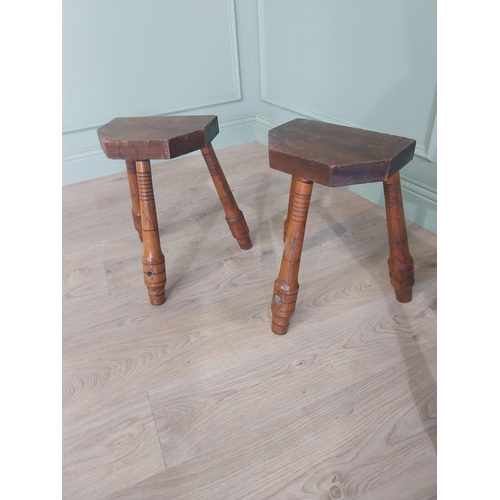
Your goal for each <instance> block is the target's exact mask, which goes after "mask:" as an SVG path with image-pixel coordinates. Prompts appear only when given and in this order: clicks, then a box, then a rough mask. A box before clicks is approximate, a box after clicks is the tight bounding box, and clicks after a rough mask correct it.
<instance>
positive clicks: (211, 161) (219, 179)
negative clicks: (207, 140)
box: [201, 144, 252, 250]
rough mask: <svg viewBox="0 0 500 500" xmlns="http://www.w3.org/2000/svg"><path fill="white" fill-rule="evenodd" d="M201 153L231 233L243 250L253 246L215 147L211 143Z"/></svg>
mask: <svg viewBox="0 0 500 500" xmlns="http://www.w3.org/2000/svg"><path fill="white" fill-rule="evenodd" d="M201 153H202V154H203V158H204V159H205V163H206V164H207V167H208V170H209V172H210V175H211V176H212V180H213V182H214V186H215V189H216V191H217V194H218V195H219V199H220V202H221V204H222V208H223V209H224V213H225V214H226V222H227V224H228V226H229V229H230V230H231V234H232V235H233V237H234V238H235V239H236V241H237V242H238V245H239V246H240V248H241V249H242V250H248V249H250V248H252V242H251V241H250V235H249V231H248V226H247V223H246V221H245V217H244V216H243V212H242V211H241V210H240V209H239V207H238V204H237V203H236V200H235V199H234V196H233V192H232V191H231V188H230V187H229V184H228V183H227V180H226V176H225V175H224V172H223V171H222V168H221V167H220V163H219V160H218V159H217V156H216V154H215V151H214V148H213V147H212V145H211V144H209V145H208V146H207V147H206V148H201Z"/></svg>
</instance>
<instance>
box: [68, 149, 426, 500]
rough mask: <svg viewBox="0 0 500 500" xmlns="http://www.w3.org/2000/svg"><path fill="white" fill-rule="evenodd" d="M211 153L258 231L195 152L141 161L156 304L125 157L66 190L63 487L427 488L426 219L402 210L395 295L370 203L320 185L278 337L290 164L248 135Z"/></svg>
mask: <svg viewBox="0 0 500 500" xmlns="http://www.w3.org/2000/svg"><path fill="white" fill-rule="evenodd" d="M217 153H218V156H219V160H220V163H221V166H222V168H223V169H224V171H225V173H226V177H227V179H228V182H229V184H230V186H231V188H232V190H233V192H234V195H235V198H236V200H237V202H238V204H239V205H240V208H241V209H242V211H243V212H244V214H245V217H246V220H247V223H248V226H249V228H250V232H251V237H252V241H253V243H254V245H253V248H252V249H250V250H247V251H242V250H240V249H239V247H238V245H237V243H236V241H235V240H234V238H232V236H231V234H230V232H229V230H228V228H227V225H226V222H225V220H224V214H223V211H222V209H221V207H220V203H219V200H218V198H217V195H216V192H215V188H214V186H213V184H212V181H211V178H210V175H209V173H208V171H207V169H206V166H205V164H204V162H203V158H202V157H201V155H195V156H191V157H185V158H181V159H178V160H172V161H169V162H165V163H163V164H158V165H154V166H153V182H154V189H155V197H156V205H157V210H158V218H159V228H160V237H161V244H162V249H163V253H164V254H165V259H166V266H167V293H166V295H167V301H166V303H165V304H163V305H162V306H157V307H155V306H151V305H150V304H149V300H148V297H147V291H146V288H145V286H144V284H143V278H142V266H141V257H142V245H141V243H140V241H139V239H138V237H137V233H136V231H135V230H134V228H133V223H132V217H131V214H130V208H131V207H130V199H129V194H128V184H127V180H126V173H125V172H123V173H120V174H115V175H111V176H108V177H104V178H100V179H93V180H90V181H85V182H82V183H79V184H75V185H71V186H66V187H65V188H63V498H65V499H67V500H70V499H71V500H72V499H87V500H111V499H138V500H139V499H195V498H196V499H197V500H199V499H212V500H217V499H238V500H239V499H256V500H260V499H283V500H293V499H297V500H298V499H322V500H323V499H324V500H329V499H337V498H339V499H359V500H378V499H380V500H382V499H384V500H385V499H389V500H390V499H394V500H431V499H433V498H436V236H435V235H434V234H431V233H429V232H428V231H425V230H424V229H422V228H421V227H419V226H417V225H415V224H412V223H407V227H408V237H409V244H410V250H411V253H412V255H413V258H414V261H415V277H416V283H415V287H414V295H413V300H412V302H410V303H408V304H400V303H398V302H397V301H396V300H395V297H394V291H393V289H392V287H391V285H390V282H389V275H388V270H387V257H388V244H387V229H386V226H385V211H384V209H383V208H382V207H379V206H378V205H376V204H374V203H371V202H369V201H368V200H366V199H364V198H362V197H360V196H358V195H356V194H354V193H353V192H351V191H349V190H348V189H346V188H334V189H330V188H326V187H324V186H319V185H315V186H314V189H313V195H312V199H311V208H310V214H309V218H308V222H307V230H306V237H305V242H304V250H303V255H302V260H301V270H300V275H299V282H300V284H301V287H300V292H299V298H298V303H297V310H296V312H295V315H294V316H293V318H292V321H291V324H290V329H289V332H288V334H287V335H285V336H283V337H279V336H276V335H273V334H272V333H271V330H270V301H271V296H272V289H273V282H274V279H275V278H276V276H277V273H278V270H279V264H280V260H281V253H282V250H283V242H282V232H283V221H284V218H285V215H286V209H287V205H288V189H289V184H290V177H289V176H288V175H286V174H283V173H280V172H276V171H273V170H271V169H269V167H268V160H267V149H266V148H265V147H264V146H262V145H260V144H258V143H250V144H245V145H242V146H236V147H233V148H228V149H225V150H221V151H218V152H217ZM110 161H111V160H110ZM124 170H125V168H124Z"/></svg>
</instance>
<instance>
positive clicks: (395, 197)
mask: <svg viewBox="0 0 500 500" xmlns="http://www.w3.org/2000/svg"><path fill="white" fill-rule="evenodd" d="M384 196H385V210H386V214H387V231H388V233H389V260H388V261H387V262H388V264H389V275H390V277H391V285H392V286H393V287H394V291H395V292H396V299H397V300H398V301H399V302H410V300H411V294H412V287H413V283H414V282H415V279H414V276H413V258H412V256H411V255H410V250H409V248H408V238H407V236H406V223H405V214H404V210H403V198H402V196H401V181H400V178H399V172H397V173H395V174H394V175H393V176H392V177H391V178H390V179H387V180H386V181H384Z"/></svg>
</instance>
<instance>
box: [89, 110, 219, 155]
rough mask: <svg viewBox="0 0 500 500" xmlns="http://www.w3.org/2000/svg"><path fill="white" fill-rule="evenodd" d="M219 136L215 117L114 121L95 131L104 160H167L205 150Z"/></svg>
mask: <svg viewBox="0 0 500 500" xmlns="http://www.w3.org/2000/svg"><path fill="white" fill-rule="evenodd" d="M218 133H219V124H218V120H217V116H215V115H206V116H148V117H130V118H115V119H114V120H111V121H110V122H108V123H106V124H105V125H103V126H102V127H100V128H98V129H97V135H98V136H99V141H100V143H101V147H102V149H103V151H104V153H105V154H106V156H107V157H108V158H111V159H122V160H168V159H171V158H177V157H178V156H182V155H185V154H187V153H191V152H193V151H197V150H199V149H202V148H205V147H207V146H208V145H209V144H210V143H211V142H212V141H213V139H214V137H215V136H216V135H217V134H218Z"/></svg>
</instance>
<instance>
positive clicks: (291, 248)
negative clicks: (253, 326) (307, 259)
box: [271, 179, 313, 335]
mask: <svg viewBox="0 0 500 500" xmlns="http://www.w3.org/2000/svg"><path fill="white" fill-rule="evenodd" d="M312 187H313V183H312V182H311V181H307V180H304V179H294V180H292V183H291V189H292V192H291V194H290V203H289V211H288V217H287V220H286V222H285V224H286V236H285V247H284V249H283V257H282V259H281V267H280V272H279V275H278V278H277V279H276V281H275V282H274V293H273V298H272V302H271V311H272V316H273V319H272V326H271V329H272V331H273V332H274V333H276V334H277V335H284V334H285V333H286V332H287V331H288V325H289V324H290V318H291V317H292V315H293V313H294V311H295V304H296V302H297V296H298V293H299V282H298V276H299V266H300V257H301V254H302V245H303V243H304V234H305V230H306V221H307V214H308V211H309V203H310V200H311V192H312Z"/></svg>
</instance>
